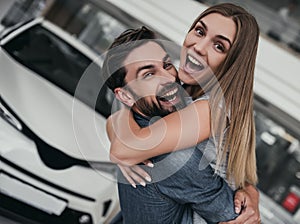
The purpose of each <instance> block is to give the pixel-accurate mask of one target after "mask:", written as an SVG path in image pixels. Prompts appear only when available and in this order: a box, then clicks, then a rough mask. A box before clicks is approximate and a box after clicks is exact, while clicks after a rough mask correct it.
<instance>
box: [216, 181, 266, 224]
mask: <svg viewBox="0 0 300 224" xmlns="http://www.w3.org/2000/svg"><path fill="white" fill-rule="evenodd" d="M234 206H235V212H236V213H238V214H240V215H239V216H238V217H237V218H236V219H235V220H232V221H229V222H220V223H219V224H260V213H259V192H258V191H257V189H256V188H255V187H254V186H253V185H246V187H245V188H244V189H241V190H238V191H237V192H236V194H235V197H234Z"/></svg>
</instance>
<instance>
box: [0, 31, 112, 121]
mask: <svg viewBox="0 0 300 224" xmlns="http://www.w3.org/2000/svg"><path fill="white" fill-rule="evenodd" d="M3 49H5V50H6V51H7V52H8V53H9V54H11V56H12V57H14V58H15V59H16V60H17V61H19V62H20V63H22V64H23V65H25V66H26V67H28V68H29V69H31V70H33V71H34V72H35V73H36V74H38V75H40V76H42V77H44V78H45V79H47V80H48V81H50V82H51V83H53V84H55V85H57V86H58V87H60V88H62V89H63V90H65V91H66V92H68V93H69V94H71V95H72V96H74V95H75V92H76V88H77V87H78V83H79V81H80V79H81V77H82V75H83V74H84V73H85V71H86V70H87V69H88V68H89V71H90V72H89V79H88V81H87V82H88V83H85V84H84V85H83V86H84V88H81V89H80V91H79V92H78V91H77V92H76V97H77V98H79V99H80V100H82V101H83V102H84V103H86V104H87V105H89V106H91V107H93V108H94V107H95V101H96V99H97V96H98V94H99V88H101V86H99V85H100V82H101V80H100V75H99V74H100V67H99V66H97V65H96V64H95V63H93V64H92V65H91V63H92V61H91V60H90V59H89V58H88V57H86V56H85V55H84V54H82V53H81V52H80V51H78V50H77V49H75V48H74V47H72V46H71V45H69V44H67V43H66V42H65V41H63V40H62V39H60V38H59V37H57V36H56V35H54V34H53V33H51V32H49V31H48V30H46V29H44V28H43V27H42V26H40V25H36V26H34V27H32V28H31V29H28V30H27V31H25V32H23V33H21V34H20V35H18V36H16V37H15V38H14V39H12V40H10V41H9V42H8V43H7V44H5V45H4V46H3ZM102 82H103V81H102ZM106 94H107V90H106V88H105V89H103V90H102V91H101V94H99V95H101V97H102V98H101V99H98V100H97V105H96V109H97V111H98V112H100V113H102V114H103V115H104V116H106V117H107V116H108V114H109V112H110V106H111V105H110V103H109V102H107V99H106ZM91 99H95V100H91ZM104 101H105V102H104Z"/></svg>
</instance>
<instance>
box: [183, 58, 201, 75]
mask: <svg viewBox="0 0 300 224" xmlns="http://www.w3.org/2000/svg"><path fill="white" fill-rule="evenodd" d="M185 68H186V69H187V70H188V72H190V73H194V72H199V71H202V70H203V69H204V65H203V64H202V63H201V62H200V61H198V60H197V59H196V58H194V57H193V56H191V55H189V54H188V55H187V56H186V60H185Z"/></svg>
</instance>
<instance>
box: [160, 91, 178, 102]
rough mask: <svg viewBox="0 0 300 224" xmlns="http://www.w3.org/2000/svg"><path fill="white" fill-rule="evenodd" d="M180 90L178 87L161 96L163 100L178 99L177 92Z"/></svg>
mask: <svg viewBox="0 0 300 224" xmlns="http://www.w3.org/2000/svg"><path fill="white" fill-rule="evenodd" d="M177 92H178V88H176V89H173V90H170V91H169V92H167V93H165V94H164V95H163V96H161V97H160V98H161V100H163V101H169V102H171V101H173V100H175V99H176V97H177V96H176V93H177Z"/></svg>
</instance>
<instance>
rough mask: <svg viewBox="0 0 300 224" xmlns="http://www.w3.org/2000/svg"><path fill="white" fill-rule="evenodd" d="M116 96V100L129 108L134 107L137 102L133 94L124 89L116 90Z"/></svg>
mask: <svg viewBox="0 0 300 224" xmlns="http://www.w3.org/2000/svg"><path fill="white" fill-rule="evenodd" d="M114 93H115V96H116V98H117V99H118V100H119V101H121V102H122V103H124V104H126V105H127V106H129V107H132V106H133V104H134V103H135V100H134V98H133V96H132V94H130V92H128V91H127V90H124V89H123V88H120V87H118V88H115V90H114Z"/></svg>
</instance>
